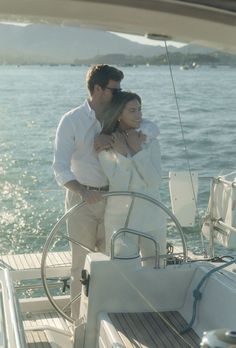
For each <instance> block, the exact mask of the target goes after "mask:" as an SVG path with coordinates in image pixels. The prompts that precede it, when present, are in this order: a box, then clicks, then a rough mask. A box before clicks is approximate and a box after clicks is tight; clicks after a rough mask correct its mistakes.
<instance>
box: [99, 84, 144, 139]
mask: <svg viewBox="0 0 236 348" xmlns="http://www.w3.org/2000/svg"><path fill="white" fill-rule="evenodd" d="M131 100H138V102H139V103H140V104H141V103H142V100H141V98H140V96H139V95H138V94H136V93H133V92H125V91H121V92H118V93H116V94H115V95H114V97H113V98H112V102H111V104H110V105H109V107H108V108H107V110H106V111H105V113H104V115H103V117H102V120H101V122H102V133H104V134H111V133H113V132H114V131H115V130H116V128H117V127H118V125H119V121H118V120H119V118H120V116H121V114H122V112H123V110H124V108H125V106H126V104H127V103H128V102H130V101H131Z"/></svg>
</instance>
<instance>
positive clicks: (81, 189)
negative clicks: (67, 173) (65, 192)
mask: <svg viewBox="0 0 236 348" xmlns="http://www.w3.org/2000/svg"><path fill="white" fill-rule="evenodd" d="M65 187H66V188H67V189H69V190H71V191H74V192H76V193H79V194H80V195H81V197H82V199H83V201H85V202H86V203H88V204H93V203H97V202H99V201H101V200H102V199H103V195H102V192H100V191H90V190H87V189H86V187H85V186H84V185H82V184H80V183H79V182H78V181H77V180H71V181H68V182H67V183H66V184H65Z"/></svg>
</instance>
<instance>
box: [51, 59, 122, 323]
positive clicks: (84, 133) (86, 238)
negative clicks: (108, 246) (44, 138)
mask: <svg viewBox="0 0 236 348" xmlns="http://www.w3.org/2000/svg"><path fill="white" fill-rule="evenodd" d="M123 77H124V75H123V73H122V71H120V70H118V69H116V68H114V67H111V66H108V65H102V64H101V65H96V66H93V67H91V68H90V69H89V70H88V73H87V76H86V82H87V87H88V91H89V97H88V99H87V100H85V102H84V104H82V105H81V106H79V107H77V108H76V109H73V110H71V111H69V112H68V113H66V114H65V115H64V116H63V117H62V119H61V121H60V123H59V125H58V128H57V132H56V139H55V152H54V161H53V168H54V173H55V178H56V181H57V182H58V184H59V185H61V186H64V187H65V188H66V199H65V209H66V211H68V210H69V209H70V208H71V207H72V206H74V205H75V204H77V203H79V202H82V201H85V202H87V204H86V205H84V206H83V207H82V208H81V209H80V210H79V211H78V212H76V213H75V214H73V215H71V216H70V217H69V219H68V223H67V228H68V234H69V236H70V238H72V239H73V240H76V241H79V242H80V243H82V244H83V245H85V246H86V247H88V248H89V249H91V250H98V251H101V252H103V251H105V232H104V223H103V221H104V220H103V219H104V209H105V200H104V199H103V196H102V192H104V191H108V189H109V187H108V182H107V179H106V177H105V175H104V173H103V171H102V169H101V166H100V164H99V161H98V157H97V154H96V152H95V148H94V139H95V137H96V135H98V134H99V133H100V132H101V128H102V127H101V124H100V120H101V117H102V115H103V112H104V110H105V109H106V107H107V106H108V105H109V103H110V102H111V100H112V97H113V95H114V94H115V93H116V92H118V91H120V90H121V88H120V83H121V80H122V79H123ZM111 144H112V137H111V136H109V135H104V136H100V137H99V143H98V144H96V142H95V147H96V148H98V147H99V149H105V148H109V147H110V146H111ZM71 249H72V268H71V300H73V298H75V297H76V296H77V295H78V293H79V292H80V289H81V284H80V280H79V279H80V275H81V270H82V268H83V266H84V260H85V256H86V253H87V252H86V251H85V249H83V248H81V247H80V246H78V245H76V244H75V243H71ZM78 314H79V301H78V300H77V301H76V302H75V303H73V304H72V317H73V318H74V319H76V318H77V316H78Z"/></svg>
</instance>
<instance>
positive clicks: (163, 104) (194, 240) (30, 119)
mask: <svg viewBox="0 0 236 348" xmlns="http://www.w3.org/2000/svg"><path fill="white" fill-rule="evenodd" d="M122 69H123V71H124V73H125V79H124V82H123V88H124V89H130V90H133V91H135V92H137V93H139V94H140V95H141V97H142V99H143V114H144V117H147V118H150V119H153V120H154V121H155V122H157V123H158V125H159V126H160V129H161V137H160V141H161V147H162V157H163V161H162V162H163V163H162V167H163V177H167V176H168V172H169V171H170V170H171V171H174V170H188V162H187V159H186V158H187V157H188V158H189V163H190V167H191V169H192V170H197V171H198V172H199V175H200V176H201V177H205V179H201V181H200V186H201V187H200V192H199V214H200V215H202V214H203V211H204V209H205V208H206V205H207V201H208V195H209V184H210V182H209V179H208V177H210V176H212V175H218V174H219V173H226V172H228V171H233V170H234V169H235V167H236V166H235V145H236V136H235V115H236V95H235V94H236V92H235V86H234V85H235V80H236V69H232V68H230V67H218V68H217V69H213V68H209V67H200V68H199V69H195V70H188V71H183V70H180V69H179V68H178V67H173V77H174V82H175V88H176V93H177V98H178V106H179V110H180V118H179V115H178V112H177V108H176V100H175V96H174V93H173V86H172V84H171V78H170V73H169V70H168V68H167V67H151V66H150V67H124V68H122ZM86 71H87V67H70V66H50V67H49V66H48V67H47V66H27V67H24V66H21V67H15V66H0V74H1V84H0V99H1V103H0V114H1V118H0V135H1V144H0V146H1V152H0V153H1V157H0V161H1V162H0V190H1V211H0V224H1V231H0V242H1V249H2V250H1V253H9V252H13V251H14V252H16V251H17V252H26V251H28V252H30V251H37V250H41V249H42V246H43V243H44V242H45V238H46V236H47V235H48V233H49V232H50V230H51V228H52V226H53V225H54V224H55V222H56V221H57V219H58V217H60V216H61V215H62V213H63V197H64V192H63V190H62V189H59V188H58V186H57V185H56V183H55V181H54V177H53V173H52V158H53V141H54V136H55V130H56V127H57V124H58V122H59V119H60V118H61V116H62V115H63V114H64V113H65V112H66V111H68V110H69V109H71V108H73V107H76V106H77V105H78V104H79V103H81V102H82V101H83V99H84V98H85V96H86V88H85V83H84V80H85V74H86ZM180 124H181V125H182V128H183V132H184V138H185V145H186V147H187V154H186V151H185V146H184V141H183V137H182V132H181V127H180ZM162 197H163V201H164V203H166V204H167V205H168V206H169V204H170V203H169V195H168V190H167V180H165V181H164V183H163V188H162ZM187 238H188V244H189V246H190V247H191V249H192V250H194V251H198V250H199V248H200V239H199V234H198V233H196V230H195V231H192V230H189V231H187Z"/></svg>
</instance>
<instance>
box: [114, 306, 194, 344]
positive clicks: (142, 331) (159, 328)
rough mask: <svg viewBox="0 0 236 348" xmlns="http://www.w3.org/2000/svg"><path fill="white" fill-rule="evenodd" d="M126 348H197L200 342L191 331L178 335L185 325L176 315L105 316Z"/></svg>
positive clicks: (177, 313) (149, 313) (174, 312)
mask: <svg viewBox="0 0 236 348" xmlns="http://www.w3.org/2000/svg"><path fill="white" fill-rule="evenodd" d="M109 318H110V320H111V321H112V323H113V325H114V326H115V328H116V330H117V332H118V334H119V336H120V338H121V340H122V342H123V344H124V346H125V347H126V348H134V347H148V348H187V347H192V348H198V347H199V344H200V338H199V337H198V335H197V334H196V333H195V332H194V331H193V330H192V329H191V330H190V331H189V332H187V333H185V334H184V335H181V334H180V333H179V332H181V330H183V329H184V328H185V327H186V326H187V322H186V321H185V320H184V318H183V317H182V316H181V314H180V313H179V312H176V311H172V312H161V313H157V312H148V313H109Z"/></svg>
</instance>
